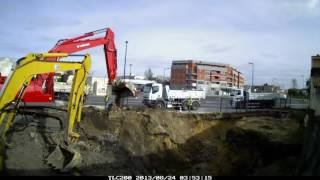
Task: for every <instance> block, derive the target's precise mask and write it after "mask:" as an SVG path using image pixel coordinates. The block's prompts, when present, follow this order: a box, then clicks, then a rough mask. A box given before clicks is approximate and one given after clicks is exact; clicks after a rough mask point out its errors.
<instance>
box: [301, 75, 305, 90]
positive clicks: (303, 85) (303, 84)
mask: <svg viewBox="0 0 320 180" xmlns="http://www.w3.org/2000/svg"><path fill="white" fill-rule="evenodd" d="M301 77H302V89H303V88H304V87H305V83H304V75H303V74H302V75H301Z"/></svg>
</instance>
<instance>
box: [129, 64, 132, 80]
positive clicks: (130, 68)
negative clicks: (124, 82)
mask: <svg viewBox="0 0 320 180" xmlns="http://www.w3.org/2000/svg"><path fill="white" fill-rule="evenodd" d="M131 67H132V64H130V78H129V79H131Z"/></svg>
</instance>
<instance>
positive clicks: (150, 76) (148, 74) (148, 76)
mask: <svg viewBox="0 0 320 180" xmlns="http://www.w3.org/2000/svg"><path fill="white" fill-rule="evenodd" d="M144 77H145V78H146V79H147V80H153V72H152V70H151V69H150V68H149V69H147V70H146V71H145V72H144Z"/></svg>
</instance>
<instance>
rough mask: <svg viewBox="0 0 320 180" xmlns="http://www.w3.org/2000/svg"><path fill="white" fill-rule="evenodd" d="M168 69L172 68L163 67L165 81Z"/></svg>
mask: <svg viewBox="0 0 320 180" xmlns="http://www.w3.org/2000/svg"><path fill="white" fill-rule="evenodd" d="M166 69H170V68H169V67H166V68H163V81H164V79H165V77H166Z"/></svg>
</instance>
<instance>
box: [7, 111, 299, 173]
mask: <svg viewBox="0 0 320 180" xmlns="http://www.w3.org/2000/svg"><path fill="white" fill-rule="evenodd" d="M57 116H61V115H59V113H58V114H57ZM293 117H297V116H296V115H295V114H294V113H293V112H265V113H260V114H259V116H257V114H253V113H238V114H181V113H173V112H163V111H157V110H150V109H148V110H120V109H114V110H113V111H112V112H110V114H109V115H108V114H107V113H106V112H105V111H102V110H98V109H95V108H85V109H84V112H83V118H82V121H81V123H80V126H79V127H78V128H77V131H78V132H80V134H81V137H80V139H79V141H78V143H77V144H76V145H75V148H76V149H77V150H78V151H79V152H80V154H81V157H82V159H81V163H80V164H79V165H78V166H77V167H76V168H74V169H73V170H72V171H70V172H66V173H61V172H59V171H57V170H53V168H52V167H50V166H49V165H47V164H46V162H45V158H46V157H47V156H48V154H49V153H50V152H51V151H52V150H53V147H54V144H55V143H56V142H58V141H59V140H61V138H62V137H63V132H62V131H61V129H62V125H61V123H59V121H57V118H54V117H42V116H31V115H24V116H19V117H17V120H16V123H15V125H14V128H13V130H12V131H11V132H10V133H9V137H8V142H9V143H10V147H9V148H7V149H6V156H7V157H6V161H5V168H6V174H7V175H160V174H161V175H170V174H171V175H214V176H219V175H292V172H293V171H294V169H295V165H296V164H297V162H298V157H299V155H300V153H301V147H302V146H301V143H302V139H301V134H302V133H301V131H302V129H301V128H300V127H299V118H298V119H297V118H293Z"/></svg>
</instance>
